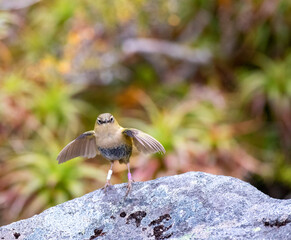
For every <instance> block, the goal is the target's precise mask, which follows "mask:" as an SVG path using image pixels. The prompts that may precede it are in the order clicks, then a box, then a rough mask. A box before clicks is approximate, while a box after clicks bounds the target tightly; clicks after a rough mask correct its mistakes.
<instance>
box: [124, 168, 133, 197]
mask: <svg viewBox="0 0 291 240" xmlns="http://www.w3.org/2000/svg"><path fill="white" fill-rule="evenodd" d="M126 165H127V170H128V173H127V177H128V185H127V191H126V194H125V197H126V196H127V195H128V193H129V192H130V190H131V188H132V184H131V183H132V182H133V179H132V177H131V173H130V166H129V163H127V164H126Z"/></svg>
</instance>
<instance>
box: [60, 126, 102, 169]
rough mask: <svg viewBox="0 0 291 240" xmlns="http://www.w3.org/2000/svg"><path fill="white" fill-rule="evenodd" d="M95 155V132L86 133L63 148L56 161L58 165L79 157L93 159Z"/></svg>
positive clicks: (96, 151)
mask: <svg viewBox="0 0 291 240" xmlns="http://www.w3.org/2000/svg"><path fill="white" fill-rule="evenodd" d="M97 153H98V150H97V146H96V138H95V132H94V131H88V132H85V133H83V134H81V135H80V136H79V137H77V138H76V139H75V140H73V141H72V142H70V143H69V144H68V145H67V146H65V147H64V148H63V150H62V151H61V152H60V153H59V155H58V157H57V160H58V161H59V164H60V163H63V162H66V161H68V160H70V159H72V158H75V157H79V156H82V157H88V158H92V157H95V156H96V155H97Z"/></svg>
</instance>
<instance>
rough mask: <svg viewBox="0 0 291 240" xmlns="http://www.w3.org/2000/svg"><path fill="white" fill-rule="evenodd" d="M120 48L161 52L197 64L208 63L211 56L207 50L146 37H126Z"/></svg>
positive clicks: (132, 51) (134, 51) (126, 50)
mask: <svg viewBox="0 0 291 240" xmlns="http://www.w3.org/2000/svg"><path fill="white" fill-rule="evenodd" d="M122 50H123V51H124V52H125V53H126V54H135V53H157V54H163V55H166V56H168V57H171V58H174V59H179V60H183V61H188V62H191V63H194V64H199V65H205V64H208V63H209V62H210V61H211V58H212V54H211V53H210V52H209V51H208V50H202V49H192V48H190V47H187V46H183V45H181V44H177V43H172V42H169V41H164V40H156V39H146V38H131V39H127V40H125V41H124V42H123V44H122Z"/></svg>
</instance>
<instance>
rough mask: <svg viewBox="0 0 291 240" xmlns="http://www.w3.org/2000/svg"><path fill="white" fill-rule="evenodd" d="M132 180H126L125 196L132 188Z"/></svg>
mask: <svg viewBox="0 0 291 240" xmlns="http://www.w3.org/2000/svg"><path fill="white" fill-rule="evenodd" d="M132 182H134V180H128V184H127V190H126V193H125V197H124V198H126V197H127V195H128V194H129V192H130V190H131V189H132V184H131V183H132Z"/></svg>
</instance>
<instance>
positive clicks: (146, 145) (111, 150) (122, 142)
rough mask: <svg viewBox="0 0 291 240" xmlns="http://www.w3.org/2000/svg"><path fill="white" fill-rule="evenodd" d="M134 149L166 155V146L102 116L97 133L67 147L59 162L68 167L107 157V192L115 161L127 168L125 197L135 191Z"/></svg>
mask: <svg viewBox="0 0 291 240" xmlns="http://www.w3.org/2000/svg"><path fill="white" fill-rule="evenodd" d="M133 146H135V147H136V148H137V150H138V151H139V152H143V153H160V154H165V152H166V151H165V148H164V147H163V145H162V144H161V143H160V142H159V141H158V140H156V139H155V138H153V137H152V136H150V135H148V134H146V133H144V132H142V131H140V130H138V129H135V128H123V127H121V126H120V125H119V124H118V122H117V121H116V119H115V118H114V117H113V115H112V114H110V113H102V114H100V115H99V116H98V117H97V119H96V122H95V127H94V130H91V131H87V132H84V133H83V134H81V135H80V136H78V137H77V138H76V139H74V140H73V141H71V142H70V143H69V144H67V145H66V146H65V147H64V148H63V149H62V150H61V152H60V153H59V155H58V157H57V161H58V163H59V164H61V163H64V162H66V161H68V160H70V159H73V158H75V157H79V156H82V157H87V158H93V157H95V156H98V155H99V156H100V155H101V156H103V157H104V158H105V159H107V160H108V161H110V169H109V171H108V174H107V179H106V184H105V186H104V187H103V189H104V190H105V191H106V189H107V187H109V186H110V185H111V184H110V179H111V176H112V173H113V164H114V162H115V161H119V163H124V164H126V165H127V170H128V175H127V176H128V185H127V191H126V194H125V196H127V195H128V193H129V192H130V190H131V188H132V182H133V179H132V176H131V172H130V164H129V159H130V157H131V154H132V149H133Z"/></svg>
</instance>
